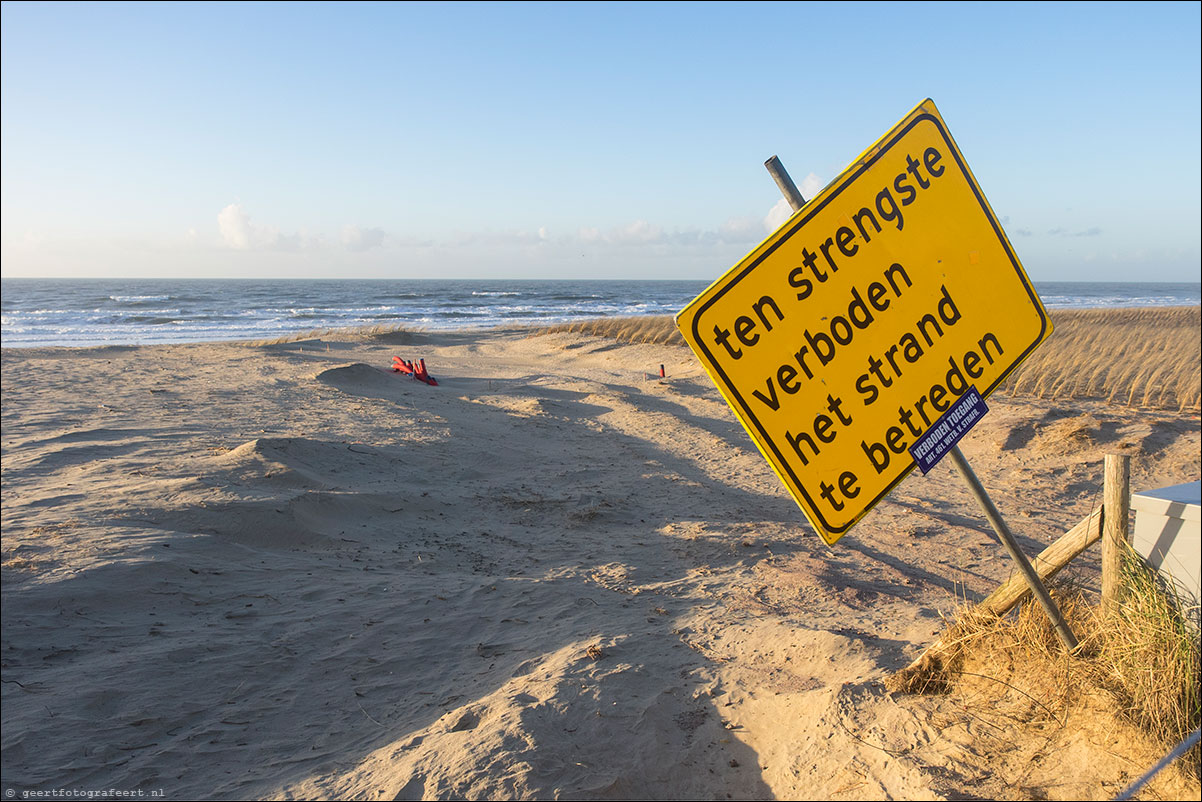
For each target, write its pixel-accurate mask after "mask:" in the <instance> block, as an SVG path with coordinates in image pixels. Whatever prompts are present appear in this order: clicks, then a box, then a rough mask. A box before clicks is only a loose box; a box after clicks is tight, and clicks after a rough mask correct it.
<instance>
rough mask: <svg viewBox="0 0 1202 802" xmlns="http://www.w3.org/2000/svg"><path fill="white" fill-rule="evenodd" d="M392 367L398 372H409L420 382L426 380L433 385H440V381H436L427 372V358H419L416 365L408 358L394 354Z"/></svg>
mask: <svg viewBox="0 0 1202 802" xmlns="http://www.w3.org/2000/svg"><path fill="white" fill-rule="evenodd" d="M392 369H393V370H394V371H396V372H397V373H407V374H409V375H410V376H412V377H413V378H415V379H417V380H418V381H419V382H425V383H426V384H428V385H430V386H431V387H437V386H438V382H436V381H435V380H434V377H433V376H431V375H430V374H429V372H427V370H426V360H424V359H419V360H417V364H416V365H414V364H413V363H412V362H409V361H408V360H405V359H401V358H400V357H399V356H394V357H393V358H392Z"/></svg>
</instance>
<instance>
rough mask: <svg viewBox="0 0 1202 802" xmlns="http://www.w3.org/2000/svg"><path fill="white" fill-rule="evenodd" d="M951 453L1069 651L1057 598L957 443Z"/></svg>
mask: <svg viewBox="0 0 1202 802" xmlns="http://www.w3.org/2000/svg"><path fill="white" fill-rule="evenodd" d="M951 457H952V463H953V464H955V466H956V470H958V471H959V472H960V475H961V476H963V477H964V481H965V482H967V483H968V488H969V489H970V490H971V491H972V494H973V497H974V498H976V500H977V503H978V504H980V505H981V509H982V510H984V512H985V517H986V518H988V519H989V524H990V526H992V527H993V531H994V532H997V536H998V538H999V539H1000V540H1001V541H1002V545H1003V546H1005V547H1006V551H1008V552H1010V556H1011V557H1012V558H1013V559H1014V562H1016V563H1018V570H1019V571H1020V572H1022V575H1023V577H1024V578H1025V579H1026V580H1027V584H1028V585H1030V586H1031V594H1032V595H1034V596H1035V598H1037V599H1039V603H1040V604H1041V605H1042V606H1043V609H1044V612H1046V613H1047V614H1048V618H1049V619H1050V620H1051V622H1052V626H1053V627H1055V628H1056V634H1057V635H1058V636H1059V637H1060V642H1061V643H1063V644H1064V648H1066V649H1068V650H1069V651H1070V652H1071V651H1074V650H1076V648H1077V636H1076V635H1074V634H1073V631H1072V629H1070V628H1069V625H1068V622H1067V621H1065V620H1064V616H1063V615H1061V614H1060V608H1059V607H1057V606H1056V602H1055V601H1053V600H1052V597H1051V596H1050V595H1049V594H1048V589H1047V588H1045V587H1044V586H1043V582H1041V581H1040V579H1039V574H1037V573H1035V569H1034V568H1032V567H1031V561H1030V560H1028V559H1027V555H1025V554H1023V552H1022V550H1021V549H1020V548H1019V547H1018V543H1017V542H1015V540H1014V535H1013V534H1012V533H1011V532H1010V527H1008V526H1007V525H1006V521H1005V520H1003V518H1002V514H1001V513H1000V512H998V508H997V507H996V506H994V503H993V499H991V498H989V494H988V493H986V492H985V488H984V487H983V486H982V485H981V480H979V479H977V475H976V474H975V473H974V472H973V470H972V466H971V465H969V464H968V460H966V459H965V458H964V454H963V453H962V452H961V451H960V446H952V450H951Z"/></svg>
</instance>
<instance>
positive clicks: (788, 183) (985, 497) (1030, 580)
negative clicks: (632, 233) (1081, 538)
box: [764, 156, 1077, 652]
mask: <svg viewBox="0 0 1202 802" xmlns="http://www.w3.org/2000/svg"><path fill="white" fill-rule="evenodd" d="M764 166H765V167H766V168H767V169H768V172H769V173H771V175H772V178H773V179H774V180H775V181H776V185H777V186H778V187H780V191H781V194H782V195H784V196H785V200H787V201H788V202H789V205H790V206H791V207H793V211H795V212H796V211H797V210H798V209H800V208H801V207H802V206H804V205H805V202H806V201H805V198H803V197H802V196H801V193H800V192H799V191H798V190H797V185H796V184H794V183H793V179H792V178H790V177H789V173H788V172H786V171H785V167H784V165H783V164H781V163H780V159H778V158H777V157H776V156H773V157H772V158H770V159H768V160H767V161H766V162H764ZM950 453H951V457H952V462H953V463H954V464H955V466H956V470H958V471H959V472H960V475H961V476H962V477H964V481H965V482H967V483H968V488H969V490H971V491H972V494H973V497H974V498H976V500H977V503H978V504H980V505H981V509H982V510H983V511H984V512H985V517H986V518H988V519H989V524H990V525H991V526H992V527H993V531H994V532H996V533H997V536H998V539H999V540H1001V541H1002V545H1003V546H1005V547H1006V551H1007V552H1009V553H1010V557H1011V558H1012V559H1013V560H1014V562H1015V563H1017V564H1018V568H1019V571H1020V572H1021V573H1022V575H1023V578H1024V579H1026V580H1027V584H1028V585H1029V586H1030V588H1031V593H1032V595H1034V596H1035V598H1036V599H1038V600H1039V603H1040V604H1041V605H1042V606H1043V609H1044V612H1046V613H1047V614H1048V618H1049V619H1050V620H1051V622H1052V626H1053V627H1054V628H1055V629H1056V635H1057V636H1058V637H1059V638H1060V642H1061V643H1063V644H1064V646H1065V648H1066V649H1068V650H1069V651H1070V652H1071V651H1074V650H1076V648H1077V637H1076V635H1074V634H1073V631H1072V629H1071V628H1069V625H1068V622H1067V621H1065V620H1064V616H1063V615H1061V613H1060V608H1059V607H1057V606H1056V602H1055V601H1053V600H1052V597H1051V596H1050V595H1049V594H1048V589H1047V588H1046V587H1044V585H1043V582H1042V581H1041V580H1040V579H1039V574H1037V573H1035V569H1034V568H1033V567H1031V561H1030V560H1028V559H1027V555H1025V554H1023V552H1022V550H1021V549H1020V548H1019V547H1018V543H1017V542H1016V541H1015V540H1014V535H1013V533H1011V531H1010V527H1008V526H1007V525H1006V521H1005V520H1004V519H1003V518H1002V514H1001V513H1000V512H999V511H998V508H997V507H996V506H995V505H994V503H993V499H991V498H989V494H988V493H987V492H985V488H984V487H983V486H982V485H981V481H980V480H979V479H977V475H976V474H975V473H974V472H973V470H972V466H971V465H969V464H968V460H967V459H965V458H964V454H963V453H962V452H961V451H960V447H959V446H952V449H951V452H950Z"/></svg>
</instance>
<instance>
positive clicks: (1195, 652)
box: [886, 552, 1202, 786]
mask: <svg viewBox="0 0 1202 802" xmlns="http://www.w3.org/2000/svg"><path fill="white" fill-rule="evenodd" d="M1049 592H1050V593H1051V594H1052V596H1053V598H1054V599H1055V600H1056V603H1057V605H1058V606H1059V607H1060V610H1061V613H1062V614H1063V615H1064V617H1065V620H1066V621H1067V622H1068V623H1069V626H1070V627H1072V629H1073V632H1074V633H1075V634H1076V635H1077V638H1078V640H1079V641H1080V647H1079V649H1078V652H1077V654H1075V655H1074V656H1072V657H1070V656H1068V655H1067V654H1066V653H1065V651H1064V648H1063V646H1062V645H1061V644H1060V641H1059V638H1058V637H1057V635H1056V633H1055V630H1054V629H1053V627H1052V625H1051V622H1050V621H1049V619H1048V617H1047V615H1046V614H1045V613H1044V611H1043V609H1042V607H1040V606H1039V605H1038V604H1036V603H1035V602H1032V601H1030V600H1028V601H1027V602H1026V603H1024V604H1022V605H1020V606H1019V607H1018V608H1017V609H1016V610H1014V611H1012V612H1011V613H1010V614H1009V615H1007V616H1003V617H997V616H994V615H991V614H988V613H982V612H980V611H979V610H978V609H976V608H972V607H965V608H964V609H962V610H961V611H960V613H959V614H958V615H957V616H956V617H955V618H954V619H953V620H952V621H951V622H950V624H949V626H948V629H947V631H946V632H945V633H944V634H943V636H942V642H943V643H944V644H946V648H944V649H942V650H941V651H940V652H939V654H938V655H937V656H936V657H935V658H934V659H930V660H928V659H925V658H924V660H923V661H921V662H920V663H919V664H916V665H915V666H911V667H910V668H907V669H906V670H904V671H902V672H899V674H897V675H895V677H892V678H890V679H889V680H887V681H886V686H887V687H889V688H890V689H891V690H894V691H900V692H904V693H926V694H931V693H935V694H951V695H952V696H953V698H954V699H959V700H960V703H961V705H962V706H963V707H964V710H965V711H966V715H971V716H980V715H987V716H988V717H990V718H992V719H993V720H994V723H995V724H999V723H1008V724H1013V725H1016V726H1019V727H1024V728H1025V727H1031V728H1034V729H1035V730H1036V731H1046V730H1048V729H1049V728H1051V729H1063V730H1067V731H1073V730H1075V729H1077V728H1081V727H1084V728H1088V729H1090V730H1091V731H1098V732H1114V731H1117V726H1118V723H1119V722H1125V723H1126V724H1128V725H1132V726H1134V727H1135V728H1137V729H1138V730H1139V731H1142V732H1143V733H1144V734H1145V735H1146V736H1147V738H1148V739H1149V746H1150V747H1151V748H1152V749H1154V750H1159V753H1160V754H1165V753H1167V752H1168V751H1169V750H1170V749H1172V748H1173V747H1175V746H1176V745H1177V744H1178V743H1180V742H1181V741H1183V740H1184V739H1185V738H1186V736H1187V735H1189V733H1191V732H1192V731H1193V730H1194V729H1195V728H1196V727H1198V726H1199V719H1200V715H1199V711H1200V709H1202V708H1200V704H1199V702H1200V695H1199V647H1198V640H1197V635H1196V632H1197V630H1196V629H1195V628H1194V627H1196V625H1197V619H1198V610H1197V608H1196V607H1192V608H1185V607H1183V605H1182V603H1181V601H1180V599H1179V598H1178V597H1177V596H1176V594H1175V593H1173V592H1172V590H1171V589H1169V588H1167V587H1166V586H1165V584H1164V583H1163V582H1162V581H1161V580H1160V579H1159V578H1158V576H1157V575H1156V573H1155V572H1154V571H1152V570H1151V569H1149V568H1148V567H1147V566H1146V565H1145V564H1144V562H1143V560H1142V559H1140V558H1139V557H1138V555H1135V554H1134V552H1131V554H1130V555H1129V558H1128V560H1127V561H1126V565H1125V567H1124V590H1123V593H1122V595H1121V598H1120V602H1119V609H1118V611H1117V612H1116V613H1114V614H1111V615H1103V614H1102V612H1101V610H1100V607H1099V606H1098V605H1097V604H1095V603H1094V601H1093V600H1092V599H1091V598H1090V596H1089V594H1087V593H1086V592H1085V591H1084V590H1082V589H1081V588H1080V587H1078V586H1077V585H1076V584H1075V583H1074V582H1073V580H1072V579H1071V577H1069V578H1057V579H1056V580H1053V582H1052V583H1051V585H1050V586H1049ZM1191 621H1192V622H1193V623H1190V622H1191ZM1198 757H1199V748H1198V747H1197V746H1195V747H1194V748H1193V749H1192V750H1191V751H1190V752H1189V753H1187V755H1186V757H1185V758H1184V759H1183V760H1180V761H1178V770H1179V771H1181V772H1182V773H1183V778H1184V779H1185V780H1186V781H1187V782H1189V783H1191V784H1193V785H1194V786H1196V785H1197V783H1198V781H1199V770H1198ZM1149 767H1150V764H1149Z"/></svg>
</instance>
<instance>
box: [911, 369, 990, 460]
mask: <svg viewBox="0 0 1202 802" xmlns="http://www.w3.org/2000/svg"><path fill="white" fill-rule="evenodd" d="M988 411H989V407H987V406H985V399H983V398H981V394H980V393H978V392H977V388H976V387H973V386H971V385H970V386H969V388H968V389H967V390H965V391H964V393H963V394H961V396H960V398H959V399H957V400H956V403H954V404H952V406H951V407H950V408H949V409H948V411H947V412H944V413H943V414H942V415H940V416H939V419H938V420H937V421H935V423H934V425H933V426H931V428H930V429H928V430H927V431H926V433H925V434H924V435H923V436H922V437H920V438H918V439H917V440H916V441H914V445H912V446H910V456H911V457H913V458H914V463H915V464H916V465H917V466H918V470H920V471H922V472H923V475H926V473H927V471H929V470H931V468H934V467H935V465H936V464H937V463H938V462H939V460H941V459H943V458H944V456H946V455H947V452H949V451H951V450H952V446H954V445H955V444H956V443H958V442H960V438H961V437H963V436H964V435H966V434H968V430H969V429H971V428H972V427H973V426H976V424H977V421H979V420H980V419H981V418H983V417H985V413H986V412H988Z"/></svg>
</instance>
